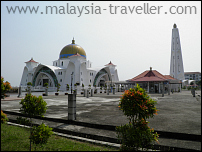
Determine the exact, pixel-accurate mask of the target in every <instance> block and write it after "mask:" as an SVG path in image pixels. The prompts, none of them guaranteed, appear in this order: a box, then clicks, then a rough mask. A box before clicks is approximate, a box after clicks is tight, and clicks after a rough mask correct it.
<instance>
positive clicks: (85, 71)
mask: <svg viewBox="0 0 202 152" xmlns="http://www.w3.org/2000/svg"><path fill="white" fill-rule="evenodd" d="M25 63H26V66H25V67H24V71H23V75H22V79H21V82H20V84H21V87H22V90H23V86H27V83H28V82H31V83H32V88H33V89H32V90H35V91H37V90H38V91H40V89H41V90H43V89H42V88H43V87H44V84H45V83H48V89H49V91H56V87H57V85H58V83H59V84H60V91H65V90H66V88H67V84H68V85H69V87H71V86H72V87H73V88H74V87H75V86H76V87H77V88H81V87H82V86H97V87H101V86H104V85H105V84H106V82H116V81H119V77H118V72H117V69H116V65H114V64H113V63H112V62H111V61H110V62H109V63H108V64H106V65H105V66H102V67H97V68H93V67H92V62H90V61H89V60H86V52H85V51H84V49H83V48H82V47H81V46H79V45H77V44H75V40H74V39H73V40H72V43H71V44H69V45H66V46H65V47H63V49H62V50H61V51H60V54H59V59H58V60H55V61H53V65H44V64H38V62H36V61H34V60H33V58H31V60H29V61H27V62H25ZM24 88H25V87H24Z"/></svg>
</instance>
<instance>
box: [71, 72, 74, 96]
mask: <svg viewBox="0 0 202 152" xmlns="http://www.w3.org/2000/svg"><path fill="white" fill-rule="evenodd" d="M73 74H74V72H72V74H71V94H72V81H73Z"/></svg>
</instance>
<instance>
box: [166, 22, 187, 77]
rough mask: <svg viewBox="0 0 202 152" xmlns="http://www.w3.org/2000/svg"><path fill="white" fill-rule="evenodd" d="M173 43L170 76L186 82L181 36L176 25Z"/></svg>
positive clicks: (173, 32)
mask: <svg viewBox="0 0 202 152" xmlns="http://www.w3.org/2000/svg"><path fill="white" fill-rule="evenodd" d="M171 42H172V43H171V57H170V76H172V77H174V78H175V79H178V80H184V79H185V77H184V67H183V60H182V51H181V45H180V35H179V31H178V28H177V25H176V24H174V25H173V29H172V41H171Z"/></svg>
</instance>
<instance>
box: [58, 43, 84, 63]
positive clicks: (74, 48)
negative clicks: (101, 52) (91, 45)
mask: <svg viewBox="0 0 202 152" xmlns="http://www.w3.org/2000/svg"><path fill="white" fill-rule="evenodd" d="M77 53H78V54H80V55H81V56H83V57H85V58H86V52H85V51H84V49H83V48H82V47H81V46H79V45H77V44H75V40H74V39H73V40H72V44H69V45H66V46H65V47H64V48H63V49H62V50H61V52H60V56H59V58H60V59H62V58H68V57H69V56H72V55H75V54H77Z"/></svg>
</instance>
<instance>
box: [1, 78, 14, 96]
mask: <svg viewBox="0 0 202 152" xmlns="http://www.w3.org/2000/svg"><path fill="white" fill-rule="evenodd" d="M10 89H12V87H11V85H10V83H9V82H8V81H6V82H4V78H3V77H2V76H1V99H4V98H5V93H6V92H8V91H9V90H10Z"/></svg>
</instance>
